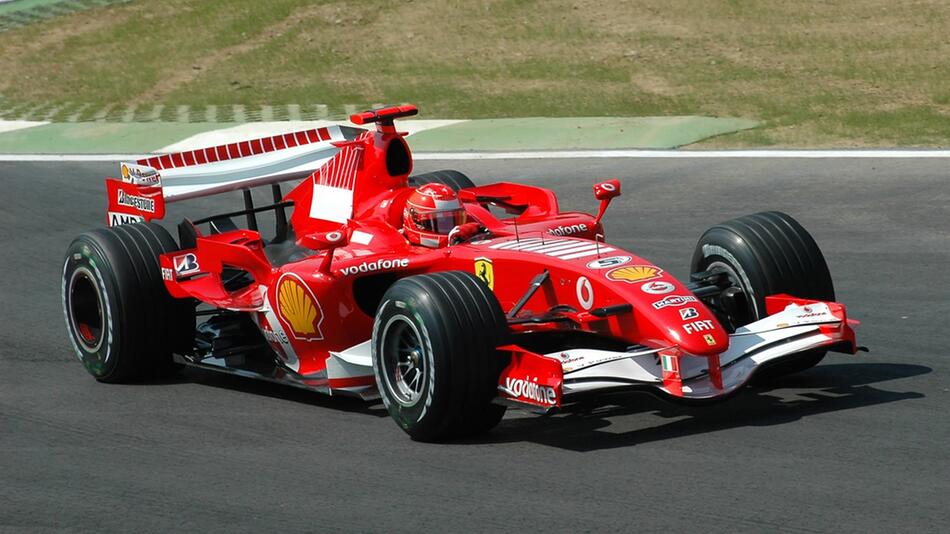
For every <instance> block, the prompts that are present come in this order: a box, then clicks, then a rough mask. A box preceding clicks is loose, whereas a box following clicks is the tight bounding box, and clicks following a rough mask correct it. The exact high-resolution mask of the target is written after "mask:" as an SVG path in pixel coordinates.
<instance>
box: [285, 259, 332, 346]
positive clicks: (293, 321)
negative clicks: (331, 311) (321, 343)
mask: <svg viewBox="0 0 950 534" xmlns="http://www.w3.org/2000/svg"><path fill="white" fill-rule="evenodd" d="M277 316H278V317H280V319H281V320H282V321H283V322H284V324H286V325H287V327H288V328H289V329H290V332H291V334H293V336H294V338H295V339H301V340H306V341H315V340H319V339H323V332H321V331H320V323H322V322H323V309H322V308H321V307H320V302H319V301H317V298H316V297H315V296H313V292H312V291H310V288H309V287H307V285H306V284H305V283H304V282H303V280H301V279H300V277H299V276H297V275H296V274H292V273H285V274H284V275H283V276H281V277H280V280H279V281H278V282H277Z"/></svg>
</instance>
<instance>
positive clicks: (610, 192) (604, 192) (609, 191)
mask: <svg viewBox="0 0 950 534" xmlns="http://www.w3.org/2000/svg"><path fill="white" fill-rule="evenodd" d="M619 196H620V180H618V179H616V178H612V179H610V180H607V181H604V182H600V183H599V184H595V185H594V198H596V199H597V200H610V199H612V198H614V197H619Z"/></svg>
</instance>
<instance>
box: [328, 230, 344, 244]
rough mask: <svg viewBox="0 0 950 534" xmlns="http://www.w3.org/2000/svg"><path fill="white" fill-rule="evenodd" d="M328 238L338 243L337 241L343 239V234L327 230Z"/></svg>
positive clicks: (331, 241)
mask: <svg viewBox="0 0 950 534" xmlns="http://www.w3.org/2000/svg"><path fill="white" fill-rule="evenodd" d="M326 238H327V241H328V242H330V243H336V242H337V241H339V240H341V239H343V234H341V233H340V232H327V233H326Z"/></svg>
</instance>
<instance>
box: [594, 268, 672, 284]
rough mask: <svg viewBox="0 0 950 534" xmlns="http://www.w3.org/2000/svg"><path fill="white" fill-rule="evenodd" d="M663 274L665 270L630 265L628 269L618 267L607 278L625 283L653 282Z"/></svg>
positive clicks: (608, 273) (609, 272)
mask: <svg viewBox="0 0 950 534" xmlns="http://www.w3.org/2000/svg"><path fill="white" fill-rule="evenodd" d="M662 274H663V269H660V268H659V267H654V266H652V265H629V266H627V267H617V268H616V269H611V270H610V271H608V272H607V278H608V279H610V280H617V281H623V282H628V283H631V284H632V283H634V282H643V281H644V280H653V279H655V278H659V277H660V276H661V275H662Z"/></svg>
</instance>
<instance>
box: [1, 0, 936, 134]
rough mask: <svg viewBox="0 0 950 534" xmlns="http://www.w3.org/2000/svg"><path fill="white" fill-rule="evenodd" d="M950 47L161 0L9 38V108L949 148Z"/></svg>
mask: <svg viewBox="0 0 950 534" xmlns="http://www.w3.org/2000/svg"><path fill="white" fill-rule="evenodd" d="M947 35H950V3H948V2H946V0H918V1H915V2H912V3H895V2H891V1H889V0H851V1H848V2H815V1H805V0H790V1H787V2H761V1H758V0H707V1H703V2H698V1H695V0H663V1H636V2H620V1H618V2H603V1H593V0H574V1H561V0H554V1H530V0H496V1H484V2H464V3H463V2H450V1H443V0H433V1H422V0H415V1H412V2H383V1H376V0H363V1H361V2H344V1H323V2H314V3H310V2H303V1H301V0H275V1H268V2H260V1H258V0H228V1H220V0H203V1H199V0H193V1H184V0H169V1H163V2H153V1H144V0H143V1H133V2H130V3H127V4H122V5H115V6H112V7H105V8H99V9H95V10H91V11H85V12H81V13H75V14H72V15H67V16H62V17H59V18H56V19H51V20H47V21H43V22H39V23H36V24H31V25H28V26H23V27H20V28H17V29H13V30H9V31H5V32H0V94H2V95H3V96H4V98H5V100H3V101H2V102H0V108H7V109H9V108H11V107H16V106H19V107H17V108H16V109H20V110H21V111H22V109H32V108H33V106H35V105H42V106H44V107H42V108H40V110H39V111H36V110H33V112H32V114H31V116H33V117H37V116H49V117H51V118H53V119H59V120H62V119H63V118H64V117H65V116H68V115H69V114H70V113H74V114H75V113H77V111H76V110H77V109H78V107H79V105H80V103H87V104H91V105H90V106H88V107H87V108H86V111H84V112H83V113H79V115H80V117H81V118H82V119H90V118H92V116H93V114H94V113H95V112H96V111H97V110H101V109H102V107H103V106H107V105H111V106H112V108H111V111H110V112H109V113H108V114H107V115H106V117H107V118H116V117H117V116H118V115H120V114H122V113H123V112H126V111H127V110H128V109H129V106H133V105H134V106H138V110H137V111H134V113H133V115H134V116H135V118H136V120H140V119H141V118H143V117H144V116H145V115H147V114H148V113H150V112H151V110H152V106H153V105H154V104H164V105H165V106H166V107H165V109H164V110H163V111H162V112H161V116H160V117H161V118H163V119H173V118H174V117H175V109H176V106H178V105H188V106H197V107H201V106H207V105H218V106H222V107H221V108H220V113H219V120H227V119H228V118H229V116H230V113H231V111H230V109H231V108H230V106H231V105H234V104H240V105H244V106H247V107H248V109H249V110H254V109H258V108H259V106H262V105H282V104H301V105H305V106H306V105H311V104H326V105H327V106H329V107H330V109H331V111H332V112H334V113H337V114H340V113H342V110H343V106H344V105H347V104H353V105H356V106H358V107H363V106H368V105H371V104H374V103H401V102H412V103H416V104H418V105H419V106H420V108H421V110H422V113H423V117H429V118H481V117H513V116H651V115H709V116H733V117H744V118H749V119H755V120H759V121H762V123H763V127H761V128H759V129H756V130H753V131H746V132H742V133H738V134H735V135H730V136H722V137H718V138H715V139H712V140H709V141H706V142H704V143H703V145H704V146H710V147H712V146H791V147H803V146H948V145H950V89H948V86H950V61H948V59H947V58H950V39H947ZM10 115H13V113H7V114H6V116H7V118H9V116H10ZM197 120H202V119H201V118H198V119H197Z"/></svg>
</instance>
